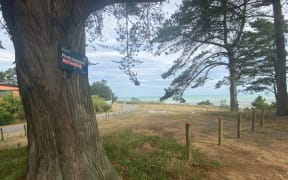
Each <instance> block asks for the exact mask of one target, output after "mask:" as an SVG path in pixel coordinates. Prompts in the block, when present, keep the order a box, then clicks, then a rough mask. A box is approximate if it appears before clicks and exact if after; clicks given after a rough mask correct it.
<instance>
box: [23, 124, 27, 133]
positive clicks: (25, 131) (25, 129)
mask: <svg viewBox="0 0 288 180" xmlns="http://www.w3.org/2000/svg"><path fill="white" fill-rule="evenodd" d="M24 136H27V127H26V124H24Z"/></svg>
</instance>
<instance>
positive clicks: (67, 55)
mask: <svg viewBox="0 0 288 180" xmlns="http://www.w3.org/2000/svg"><path fill="white" fill-rule="evenodd" d="M58 51H59V65H60V68H61V69H63V70H65V71H68V72H78V73H82V74H87V73H88V58H87V57H86V56H84V55H82V54H79V53H77V52H74V51H71V50H68V49H66V48H63V47H61V46H60V47H59V50H58Z"/></svg>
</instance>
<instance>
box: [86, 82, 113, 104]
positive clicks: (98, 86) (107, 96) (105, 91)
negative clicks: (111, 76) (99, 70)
mask: <svg viewBox="0 0 288 180" xmlns="http://www.w3.org/2000/svg"><path fill="white" fill-rule="evenodd" d="M90 95H96V96H99V97H101V98H103V99H104V100H106V101H108V100H110V101H112V103H113V102H115V101H117V97H116V96H115V94H114V93H113V92H112V90H111V88H110V87H109V86H108V85H107V81H105V80H102V81H96V82H94V83H93V84H92V85H91V86H90Z"/></svg>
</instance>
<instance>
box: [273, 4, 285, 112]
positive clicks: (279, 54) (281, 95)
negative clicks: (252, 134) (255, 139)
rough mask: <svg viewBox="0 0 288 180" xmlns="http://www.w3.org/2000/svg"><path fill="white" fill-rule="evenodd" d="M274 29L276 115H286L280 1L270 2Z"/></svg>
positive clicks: (283, 42) (283, 40)
mask: <svg viewBox="0 0 288 180" xmlns="http://www.w3.org/2000/svg"><path fill="white" fill-rule="evenodd" d="M272 5H273V13H274V27H275V44H276V63H275V77H276V86H277V97H276V101H277V114H278V115H287V114H288V109H287V107H288V106H287V82H286V50H285V39H284V19H283V14H282V6H281V1H280V0H272Z"/></svg>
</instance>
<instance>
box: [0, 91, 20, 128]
mask: <svg viewBox="0 0 288 180" xmlns="http://www.w3.org/2000/svg"><path fill="white" fill-rule="evenodd" d="M19 115H20V116H19ZM19 117H21V118H20V119H21V120H23V119H24V118H25V115H24V111H23V106H22V102H21V100H20V97H18V96H13V94H12V93H11V92H7V93H4V94H3V95H2V96H1V97H0V125H7V124H11V123H12V122H13V121H14V120H16V119H18V118H19Z"/></svg>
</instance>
